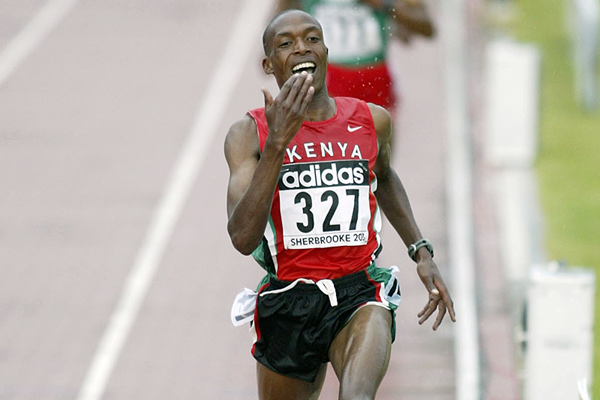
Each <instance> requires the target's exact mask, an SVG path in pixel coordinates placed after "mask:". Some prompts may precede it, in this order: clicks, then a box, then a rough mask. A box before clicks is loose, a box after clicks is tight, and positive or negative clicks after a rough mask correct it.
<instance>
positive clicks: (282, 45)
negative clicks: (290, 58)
mask: <svg viewBox="0 0 600 400" xmlns="http://www.w3.org/2000/svg"><path fill="white" fill-rule="evenodd" d="M291 44H292V42H290V41H289V40H286V41H285V42H281V43H279V45H278V46H277V47H279V48H280V49H283V48H285V47H288V46H290V45H291Z"/></svg>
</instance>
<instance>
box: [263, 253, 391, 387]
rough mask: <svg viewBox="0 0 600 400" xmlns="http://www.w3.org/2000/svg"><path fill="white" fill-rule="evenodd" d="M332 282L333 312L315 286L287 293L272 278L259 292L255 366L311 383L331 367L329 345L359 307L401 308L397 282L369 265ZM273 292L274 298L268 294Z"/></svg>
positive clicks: (284, 284) (284, 285) (285, 284)
mask: <svg viewBox="0 0 600 400" xmlns="http://www.w3.org/2000/svg"><path fill="white" fill-rule="evenodd" d="M332 282H333V284H334V286H335V291H336V296H337V302H338V304H337V305H336V306H335V307H334V306H332V304H331V300H330V298H329V297H328V296H327V295H326V294H324V293H323V292H322V291H321V290H320V289H319V288H318V287H317V285H316V284H307V283H297V284H296V285H295V286H293V287H292V288H289V287H290V284H291V283H292V282H284V281H279V280H276V279H273V278H271V279H270V280H269V282H268V283H267V284H265V285H264V286H263V287H261V288H260V291H259V296H258V299H257V303H256V310H255V317H254V328H255V330H256V337H257V340H256V342H255V343H254V346H253V347H252V354H253V356H254V358H256V360H257V361H258V362H260V363H261V364H263V365H264V366H266V367H267V368H269V369H271V370H273V371H275V372H277V373H279V374H282V375H285V376H288V377H291V378H296V379H301V380H305V381H309V382H314V380H315V378H316V376H317V373H318V371H319V369H320V367H321V365H322V364H323V363H326V362H328V361H329V357H328V352H329V347H330V346H331V343H332V342H333V340H334V339H335V337H336V336H337V334H338V333H339V332H340V331H341V330H342V328H343V327H344V326H345V325H346V324H347V323H348V321H349V320H350V318H351V317H352V316H353V315H354V313H355V312H356V311H357V310H358V309H359V308H360V307H362V306H364V305H366V304H378V305H381V306H384V307H386V308H388V309H390V310H391V312H394V310H395V309H396V307H397V306H398V304H399V302H400V288H399V285H398V280H397V279H396V277H395V275H394V274H392V273H391V272H390V270H388V269H383V268H378V267H375V266H374V265H372V266H370V267H369V268H368V269H367V270H364V271H360V272H357V273H354V274H352V275H348V276H345V277H342V278H339V279H334V280H333V281H332ZM273 291H277V293H269V292H273ZM394 328H395V326H393V327H392V340H393V339H394V336H395V329H394Z"/></svg>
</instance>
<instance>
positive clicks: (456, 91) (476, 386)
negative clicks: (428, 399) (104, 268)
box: [442, 0, 481, 400]
mask: <svg viewBox="0 0 600 400" xmlns="http://www.w3.org/2000/svg"><path fill="white" fill-rule="evenodd" d="M466 2H467V0H447V1H443V2H442V4H443V5H442V9H443V15H444V20H445V27H446V29H447V30H446V32H444V35H443V37H444V38H446V52H447V54H446V106H447V113H448V115H447V117H448V134H447V143H448V153H447V172H446V186H447V191H448V194H447V208H448V253H449V260H450V268H451V270H452V272H453V274H452V277H453V279H452V281H453V285H452V286H453V287H452V289H453V294H454V301H455V308H456V314H457V315H456V318H457V321H456V324H455V329H454V332H455V334H454V348H455V352H454V353H455V363H456V399H457V400H479V399H480V398H481V378H480V372H479V368H480V362H481V361H480V359H481V357H480V354H479V331H478V322H477V320H478V318H477V306H476V304H477V297H476V291H475V256H474V250H473V247H474V234H473V201H472V196H473V183H472V175H473V170H472V160H473V157H472V150H471V142H470V131H469V130H470V126H469V125H470V124H469V117H468V115H469V113H468V109H467V105H468V98H467V93H468V90H469V89H468V85H469V84H468V80H467V79H466V74H467V70H466V69H467V64H466V62H467V60H468V54H467V44H466V41H467V38H466V29H465V27H466V26H467V25H466V22H467V21H466V20H465V15H467V13H466V10H465V9H466V6H465V4H466Z"/></svg>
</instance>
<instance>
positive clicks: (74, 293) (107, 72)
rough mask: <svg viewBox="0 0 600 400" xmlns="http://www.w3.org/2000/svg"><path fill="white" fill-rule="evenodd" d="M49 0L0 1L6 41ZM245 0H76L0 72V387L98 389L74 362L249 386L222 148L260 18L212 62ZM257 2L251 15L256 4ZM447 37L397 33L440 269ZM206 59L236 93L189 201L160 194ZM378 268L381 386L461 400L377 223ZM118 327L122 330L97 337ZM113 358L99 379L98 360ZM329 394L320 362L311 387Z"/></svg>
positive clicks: (429, 232) (241, 108)
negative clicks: (393, 272)
mask: <svg viewBox="0 0 600 400" xmlns="http://www.w3.org/2000/svg"><path fill="white" fill-rule="evenodd" d="M45 4H47V3H46V2H45V1H42V0H23V1H10V0H0V10H1V12H0V51H2V49H5V48H6V47H7V46H8V45H9V44H10V43H11V42H12V40H13V39H14V38H15V37H16V36H17V35H18V34H19V32H21V31H22V30H23V29H25V28H26V27H27V25H28V23H30V22H31V21H32V19H33V18H34V17H35V16H36V13H37V12H38V11H39V10H40V9H41V8H42V7H43V6H44V5H45ZM263 8H265V7H263ZM241 9H242V5H241V2H239V1H235V0H204V1H200V2H198V1H192V0H128V1H126V2H123V1H120V0H107V1H102V2H97V1H91V0H80V1H79V2H77V3H76V4H74V6H73V8H72V9H70V10H69V11H68V12H67V13H66V15H65V16H64V18H62V19H60V20H59V21H57V25H56V26H55V27H54V29H52V30H50V31H49V32H48V33H47V34H45V35H43V37H42V40H41V41H40V42H39V44H38V45H37V46H36V47H35V48H34V49H33V50H32V52H31V54H29V55H28V56H27V57H26V58H24V60H23V61H22V62H21V63H20V64H19V65H18V67H17V68H16V69H15V70H14V72H12V73H11V74H10V76H9V77H8V78H7V79H5V81H4V82H3V83H0V187H1V188H2V196H0V272H1V279H0V399H2V400H5V399H6V400H8V399H11V400H12V399H14V400H25V399H27V400H30V399H44V400H46V399H61V400H64V399H77V400H83V399H90V400H91V399H93V398H94V397H93V395H91V397H85V396H84V395H83V394H82V387H83V386H84V381H85V380H86V377H87V379H88V381H89V380H90V379H91V380H92V381H93V383H94V384H95V385H96V392H95V393H96V394H97V398H102V399H114V400H117V399H119V400H121V399H122V400H131V399H145V400H151V399H215V400H221V399H223V400H225V399H255V398H256V388H255V376H254V370H255V364H254V360H253V359H252V357H251V356H250V354H249V349H250V345H251V338H250V335H249V334H248V332H247V329H246V327H241V328H234V327H233V326H232V325H231V323H230V321H229V309H230V305H231V302H232V300H233V298H234V296H235V294H236V293H237V292H238V291H239V290H240V289H241V288H243V287H244V286H247V287H254V286H255V284H256V282H257V281H258V279H259V278H260V277H261V275H262V274H261V270H260V268H259V267H258V266H257V265H256V264H255V263H254V262H253V261H252V260H251V259H249V258H244V257H243V256H241V255H239V254H237V253H236V252H235V251H234V249H233V247H232V246H231V244H230V242H229V239H228V236H227V232H226V229H225V225H226V212H225V193H226V183H227V176H228V172H227V167H226V164H225V160H224V157H223V151H222V148H223V139H224V136H225V134H226V132H227V129H228V127H229V125H231V123H233V122H234V121H235V120H237V119H239V118H241V117H242V116H243V115H244V113H245V111H246V110H247V109H249V108H254V107H258V106H260V105H262V94H261V93H260V87H261V86H266V87H268V88H270V89H271V91H272V92H273V93H276V88H275V86H274V82H273V81H272V79H269V77H265V76H264V74H263V73H262V71H261V69H260V59H261V49H260V36H259V34H257V35H256V36H253V37H251V38H250V40H249V41H248V43H249V44H250V46H251V48H249V49H248V54H249V56H248V57H245V58H243V59H239V60H237V61H236V62H237V63H239V64H236V66H230V67H231V71H230V70H229V67H227V68H225V69H223V67H222V66H219V63H220V62H221V61H220V60H222V56H223V53H224V52H225V51H226V49H227V48H228V46H229V45H228V43H229V40H230V38H231V35H232V34H233V32H235V29H234V28H235V26H234V25H235V24H236V21H244V20H243V19H242V20H240V19H237V18H238V13H239V12H240V10H241ZM434 12H435V10H434ZM259 17H260V18H258V19H256V18H253V19H252V21H253V22H251V23H252V24H255V25H258V26H259V27H260V28H262V27H264V25H265V22H266V19H267V12H261V13H260V15H259ZM236 40H237V39H236ZM234 43H236V41H235V40H234ZM244 43H245V42H244V41H242V40H240V41H239V45H240V46H246V45H244ZM244 48H245V47H244ZM442 52H443V48H442V43H441V42H440V41H439V40H435V41H433V42H424V41H416V42H414V43H413V45H412V46H411V47H409V48H406V47H400V45H394V48H393V49H392V58H393V62H394V65H395V66H396V67H397V69H398V71H399V74H400V75H401V78H400V86H401V88H402V96H403V103H402V107H401V113H400V115H398V116H397V121H398V127H399V131H400V135H399V139H398V140H397V141H396V150H395V166H396V168H397V170H398V172H399V174H400V176H401V178H402V179H403V182H404V184H405V186H406V188H407V191H408V193H409V196H410V198H411V201H412V205H413V210H414V212H415V214H416V216H417V220H418V221H419V224H420V226H421V229H422V231H423V232H424V234H425V235H426V236H427V237H429V238H430V239H431V240H432V241H433V243H434V244H435V246H436V260H437V262H438V265H440V267H441V269H442V271H443V273H445V276H446V280H447V281H449V280H450V279H449V272H448V271H446V269H445V258H446V249H445V243H446V231H445V215H444V193H445V189H444V180H443V178H444V172H443V168H444V143H443V140H444V121H445V114H444V112H445V111H444V110H445V106H444V104H443V99H444V98H445V96H443V94H442V93H441V91H442V90H443V88H444V85H443V75H442V71H443V70H442V61H443V54H442ZM239 53H243V51H241V50H240V52H239ZM0 54H1V53H0ZM0 57H2V56H1V55H0ZM235 67H239V68H240V71H241V76H240V77H239V79H237V78H236V73H235V71H234V70H235ZM218 74H221V75H223V74H225V76H229V75H228V74H230V75H231V76H232V77H231V82H230V83H231V84H233V93H232V94H227V93H225V94H224V95H226V97H227V98H226V99H225V100H226V102H225V104H226V105H227V107H225V108H223V109H222V110H220V109H219V110H218V111H219V112H220V111H222V114H219V118H218V121H217V122H218V123H217V124H216V126H215V128H214V129H210V130H209V131H206V132H204V131H203V130H202V129H203V127H202V126H200V127H197V129H199V131H200V133H201V134H200V137H201V138H204V139H206V146H205V147H204V148H203V151H202V152H198V154H200V156H199V158H200V159H199V160H197V161H198V165H197V169H194V168H192V169H193V170H194V171H197V175H193V172H194V171H192V175H191V176H192V179H191V181H190V185H189V187H187V189H189V192H186V191H185V190H184V192H185V193H183V195H182V197H181V199H182V202H181V208H178V206H177V205H173V204H170V206H167V207H166V208H162V209H161V204H163V203H161V202H163V201H164V199H165V195H166V194H168V193H169V190H170V189H169V188H170V187H172V186H170V185H171V184H172V178H173V176H174V175H177V173H176V170H177V165H178V163H179V162H180V161H181V151H182V149H185V148H188V146H189V142H188V141H187V140H188V137H189V136H190V134H191V132H192V131H193V130H194V124H195V122H196V121H197V117H198V109H199V107H200V105H201V104H208V103H206V102H207V99H206V97H207V95H208V94H209V93H210V92H209V90H210V88H211V83H213V82H215V80H218V77H217V75H218ZM211 100H213V99H208V102H209V103H210V102H211ZM212 103H213V105H214V104H218V103H219V100H218V99H214V101H213V102H212ZM215 107H216V106H215ZM204 126H209V125H204ZM188 172H189V171H188ZM169 207H170V208H169ZM160 210H163V211H165V210H166V211H165V212H168V211H169V210H170V211H172V212H173V213H174V214H169V215H171V217H168V218H171V219H170V220H171V221H172V222H173V223H174V225H173V228H172V229H167V228H165V227H164V226H162V228H161V225H157V223H156V220H157V214H160ZM178 212H180V213H178ZM173 215H174V216H173ZM151 232H159V233H161V232H162V234H163V236H162V238H163V239H160V240H163V242H160V240H159V242H160V243H163V244H164V246H165V247H164V251H160V252H158V254H156V253H155V254H154V255H149V256H148V257H150V258H153V261H154V263H155V270H153V271H152V272H150V273H148V274H147V275H146V283H147V284H148V286H147V290H145V289H143V288H142V289H139V287H137V289H136V286H135V285H133V286H127V282H129V281H128V279H130V278H129V277H130V273H131V271H132V270H133V269H134V267H135V266H136V265H140V263H142V265H145V264H143V262H140V254H141V253H144V249H145V248H146V249H148V248H149V249H156V246H153V245H152V244H153V243H154V242H148V240H149V239H148V237H149V236H148V235H150V234H151ZM142 255H143V254H142ZM151 261H152V260H151ZM380 264H381V265H382V266H388V265H394V264H396V265H398V266H400V269H401V273H400V278H401V282H402V292H403V304H402V305H401V307H400V309H399V312H398V316H397V323H398V335H397V338H396V342H395V344H394V347H393V354H392V360H391V364H390V369H389V372H388V374H387V376H386V378H385V380H384V382H383V383H382V386H381V389H380V394H379V396H378V399H380V400H388V399H390V400H391V399H398V398H401V399H405V400H412V399H428V400H434V399H436V400H438V399H440V400H442V399H453V398H454V375H453V365H454V360H453V354H452V351H453V350H452V349H453V347H452V335H453V330H452V326H451V324H450V323H449V321H445V323H444V325H443V326H442V327H441V329H440V330H439V331H438V332H436V333H433V332H432V331H431V329H430V326H431V322H429V323H427V324H426V325H427V326H419V325H418V324H417V317H416V314H417V313H418V311H419V310H420V309H421V307H422V306H423V305H424V303H425V300H426V292H425V289H424V288H423V286H422V285H421V283H420V282H419V281H418V278H417V276H416V272H415V271H414V265H413V264H412V262H410V261H409V260H408V257H407V256H406V253H405V248H404V245H402V244H401V242H400V240H399V239H397V237H396V236H395V235H394V234H393V232H392V230H391V228H390V226H389V225H385V226H384V252H383V254H382V256H381V257H380ZM140 281H143V279H141V278H140V280H139V281H137V280H135V279H134V283H135V282H140ZM128 288H129V289H128ZM136 290H137V292H136ZM123 293H129V294H131V293H134V295H135V293H137V296H138V300H139V309H137V308H135V307H134V308H127V307H126V308H125V309H124V310H121V311H122V312H123V313H124V314H126V315H125V316H126V317H128V318H129V320H130V322H131V325H130V326H129V328H127V327H123V326H120V325H114V324H113V323H111V321H114V318H115V317H116V316H118V314H116V311H115V310H116V309H117V307H119V306H120V305H121V306H122V305H123V304H126V303H123V297H122V295H123ZM459 315H460V314H459ZM121 316H123V315H121ZM111 318H112V319H111ZM111 326H112V327H113V328H114V329H115V332H117V333H119V334H120V335H121V337H122V339H123V341H122V346H121V347H119V346H117V348H116V349H115V347H114V346H113V347H112V348H111V347H109V348H108V349H109V350H108V351H106V352H104V353H103V352H102V351H101V350H100V349H101V348H102V347H101V345H100V344H101V341H102V340H103V338H104V337H105V336H106V334H107V331H108V330H109V329H110V327H111ZM111 349H112V350H111ZM103 357H104V358H103ZM107 359H108V360H109V361H111V360H112V364H110V362H109V364H110V365H109V368H108V369H105V372H107V374H106V375H105V378H106V379H105V380H102V379H101V378H100V375H94V373H93V372H91V370H92V369H93V368H92V366H93V365H98V363H99V362H101V361H102V360H105V361H106V360H107ZM99 360H100V361H99ZM90 376H91V378H90ZM336 392H337V388H336V381H335V378H334V375H333V373H332V371H330V373H329V377H328V380H327V382H326V385H325V388H324V391H323V394H322V396H321V398H323V399H333V398H336Z"/></svg>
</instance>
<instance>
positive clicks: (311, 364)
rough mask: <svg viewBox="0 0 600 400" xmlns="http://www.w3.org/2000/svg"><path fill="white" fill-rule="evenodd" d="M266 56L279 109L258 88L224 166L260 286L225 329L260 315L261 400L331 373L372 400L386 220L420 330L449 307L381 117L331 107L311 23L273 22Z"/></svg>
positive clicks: (294, 392)
mask: <svg viewBox="0 0 600 400" xmlns="http://www.w3.org/2000/svg"><path fill="white" fill-rule="evenodd" d="M263 45H264V50H265V58H264V59H263V69H264V71H265V72H266V73H267V74H272V75H274V77H275V79H276V81H277V84H278V86H279V87H280V92H279V94H278V95H277V96H276V97H275V98H273V96H272V95H271V94H270V93H269V91H268V90H266V89H263V94H264V99H265V107H264V108H260V109H255V110H252V111H250V112H249V113H248V114H247V115H246V116H245V117H244V118H242V119H241V120H239V121H238V122H236V123H235V124H233V126H232V127H231V128H230V130H229V133H228V134H227V138H226V140H225V156H226V159H227V163H228V165H229V169H230V179H229V187H228V193H227V210H228V215H229V222H228V226H227V228H228V231H229V234H230V237H231V240H232V243H233V245H234V247H235V248H236V249H237V250H238V251H240V252H241V253H242V254H245V255H249V254H252V255H253V257H254V258H255V259H256V260H257V261H258V262H259V264H260V265H261V266H262V267H263V268H265V269H266V271H267V276H266V277H265V279H264V280H263V282H261V284H260V285H259V288H258V291H257V293H255V294H254V296H255V297H254V300H253V301H251V302H250V303H251V304H252V305H253V306H254V310H253V312H252V308H251V310H250V312H248V310H245V311H246V314H247V315H242V313H240V314H239V315H236V316H233V315H232V317H234V320H235V319H237V318H238V317H239V318H243V317H247V316H248V314H249V315H253V317H254V318H253V328H254V330H255V333H256V340H255V342H254V344H253V346H252V354H253V356H254V357H255V359H256V360H257V379H258V393H259V399H261V400H274V399H286V400H287V399H298V400H309V399H316V398H318V395H319V393H320V391H321V387H322V385H323V381H324V378H325V372H326V363H327V362H331V364H332V366H333V369H334V371H335V372H336V375H337V377H338V379H339V381H340V391H339V399H344V400H346V399H374V398H375V394H376V392H377V388H378V387H379V384H380V382H381V380H382V379H383V376H384V375H385V372H386V370H387V367H388V362H389V356H390V351H391V343H392V341H393V339H394V334H395V319H394V317H395V314H394V310H395V309H396V307H397V306H398V304H399V301H400V289H399V284H398V281H397V279H396V277H395V275H394V274H393V271H390V270H389V269H385V268H380V267H378V266H377V265H376V264H375V260H376V258H377V256H378V254H379V252H380V251H381V243H380V238H379V229H380V227H381V213H380V211H383V213H384V214H385V215H386V217H387V218H388V220H389V221H390V222H391V224H392V226H393V227H394V229H395V230H396V231H397V232H398V234H399V235H400V237H401V239H402V241H403V242H404V243H405V244H406V246H407V247H408V252H409V256H410V257H411V258H412V259H413V260H414V261H415V262H416V263H417V273H418V275H419V277H420V279H421V281H422V282H423V284H424V285H425V287H426V288H427V290H428V292H429V296H428V299H427V303H426V304H425V306H424V308H423V309H422V311H421V312H420V313H419V314H418V316H419V318H420V319H419V323H423V322H425V321H426V320H427V319H428V318H429V317H430V316H431V315H432V314H434V313H435V312H436V310H437V317H436V320H435V322H434V323H433V329H434V330H435V329H437V328H438V326H439V325H440V323H441V322H442V320H443V319H444V316H445V314H446V312H448V313H449V315H450V318H451V319H452V321H455V314H454V307H453V303H452V299H451V296H450V294H449V292H448V289H447V288H446V285H445V283H444V281H443V279H442V276H441V274H440V272H439V270H438V268H437V266H436V265H435V263H434V261H433V259H432V258H433V248H432V246H431V243H429V241H428V240H426V239H423V236H422V235H421V232H420V230H419V227H418V226H417V224H416V222H415V220H414V217H413V214H412V211H411V208H410V204H409V201H408V197H407V195H406V192H405V190H404V187H403V185H402V183H401V181H400V179H399V178H398V176H397V174H396V172H395V171H394V170H393V169H392V168H391V166H390V146H389V142H390V137H391V131H392V126H391V118H390V115H389V113H388V112H387V111H386V110H385V109H384V108H382V107H380V106H377V105H374V104H368V103H365V102H363V101H361V100H356V99H353V98H345V97H337V98H332V97H329V95H328V92H327V87H326V85H325V80H326V71H327V52H328V50H327V48H326V47H325V44H324V42H323V33H322V29H321V26H320V24H319V22H318V21H317V20H316V19H315V18H313V17H312V16H310V15H309V14H307V13H305V12H302V11H298V10H291V11H286V12H284V13H281V14H279V15H278V16H276V17H275V18H274V19H273V20H272V21H271V23H270V24H269V25H268V26H267V28H266V29H265V32H264V35H263ZM242 297H243V296H242ZM248 297H250V299H252V298H253V297H252V294H248V293H246V299H247V298H248ZM238 300H239V301H238V304H242V303H246V304H247V302H244V300H243V299H242V298H241V297H240V296H238ZM234 309H235V307H234Z"/></svg>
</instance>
